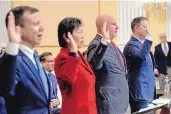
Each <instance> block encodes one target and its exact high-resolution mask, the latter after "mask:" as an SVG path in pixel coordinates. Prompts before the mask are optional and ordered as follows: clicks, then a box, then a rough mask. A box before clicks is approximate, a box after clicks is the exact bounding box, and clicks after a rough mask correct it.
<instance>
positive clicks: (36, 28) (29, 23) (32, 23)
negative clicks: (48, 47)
mask: <svg viewBox="0 0 171 114" xmlns="http://www.w3.org/2000/svg"><path fill="white" fill-rule="evenodd" d="M22 20H23V27H21V37H22V40H23V41H24V42H26V43H27V44H28V45H30V46H32V47H35V46H36V45H39V44H40V42H41V40H42V36H43V31H44V29H43V27H42V25H41V23H40V16H39V12H35V13H30V12H29V11H26V12H24V15H23V18H22Z"/></svg>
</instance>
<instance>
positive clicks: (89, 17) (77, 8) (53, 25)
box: [12, 1, 167, 56]
mask: <svg viewBox="0 0 171 114" xmlns="http://www.w3.org/2000/svg"><path fill="white" fill-rule="evenodd" d="M18 5H29V6H33V7H36V8H38V9H39V10H40V14H41V19H42V23H43V25H44V28H45V32H44V39H43V41H42V43H41V45H40V46H38V47H37V48H36V49H37V50H38V52H39V53H42V52H44V51H51V52H52V53H53V54H54V55H55V56H56V55H57V53H58V52H59V50H60V48H59V46H58V41H57V25H58V23H59V21H60V20H61V19H63V18H64V17H66V16H75V17H80V18H81V19H83V22H84V34H85V46H84V47H83V48H82V49H81V51H84V50H86V49H87V45H88V44H89V42H90V41H91V40H92V39H93V37H94V35H95V33H96V28H95V19H96V16H98V15H99V14H110V15H112V16H114V17H115V18H116V20H118V4H117V1H81V2H79V1H72V2H71V1H70V2H67V1H48V2H47V1H37V2H36V1H29V2H27V1H12V7H14V6H18ZM162 5H165V3H162ZM153 12H154V11H151V10H150V11H147V18H148V19H149V23H150V27H151V32H152V37H153V41H154V43H153V47H152V50H154V46H155V45H156V44H158V43H159V38H158V34H160V33H161V32H164V33H166V31H167V27H166V24H167V23H166V11H165V10H159V16H160V17H156V16H155V14H154V13H153ZM115 42H116V43H117V42H118V37H117V38H115Z"/></svg>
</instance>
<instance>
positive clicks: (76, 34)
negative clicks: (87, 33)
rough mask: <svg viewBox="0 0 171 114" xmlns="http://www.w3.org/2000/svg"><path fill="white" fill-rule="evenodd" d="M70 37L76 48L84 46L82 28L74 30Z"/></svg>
mask: <svg viewBox="0 0 171 114" xmlns="http://www.w3.org/2000/svg"><path fill="white" fill-rule="evenodd" d="M72 36H73V38H74V41H75V43H76V44H77V48H81V47H82V46H84V35H83V26H80V27H78V28H76V29H74V30H73V32H72Z"/></svg>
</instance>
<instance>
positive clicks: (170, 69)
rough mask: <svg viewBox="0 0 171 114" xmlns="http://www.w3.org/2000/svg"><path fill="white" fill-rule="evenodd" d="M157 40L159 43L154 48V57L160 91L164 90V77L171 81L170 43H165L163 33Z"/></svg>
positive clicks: (165, 38) (165, 39)
mask: <svg viewBox="0 0 171 114" xmlns="http://www.w3.org/2000/svg"><path fill="white" fill-rule="evenodd" d="M159 38H160V42H161V43H160V44H158V45H157V46H156V47H155V53H154V57H155V60H156V65H157V68H158V71H159V73H160V75H159V77H158V79H159V83H160V89H164V79H165V77H166V76H167V77H169V79H171V42H167V36H166V34H164V33H161V34H160V35H159ZM170 87H171V84H170Z"/></svg>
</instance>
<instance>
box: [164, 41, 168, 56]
mask: <svg viewBox="0 0 171 114" xmlns="http://www.w3.org/2000/svg"><path fill="white" fill-rule="evenodd" d="M167 54H168V51H167V47H166V43H164V55H165V56H167Z"/></svg>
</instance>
